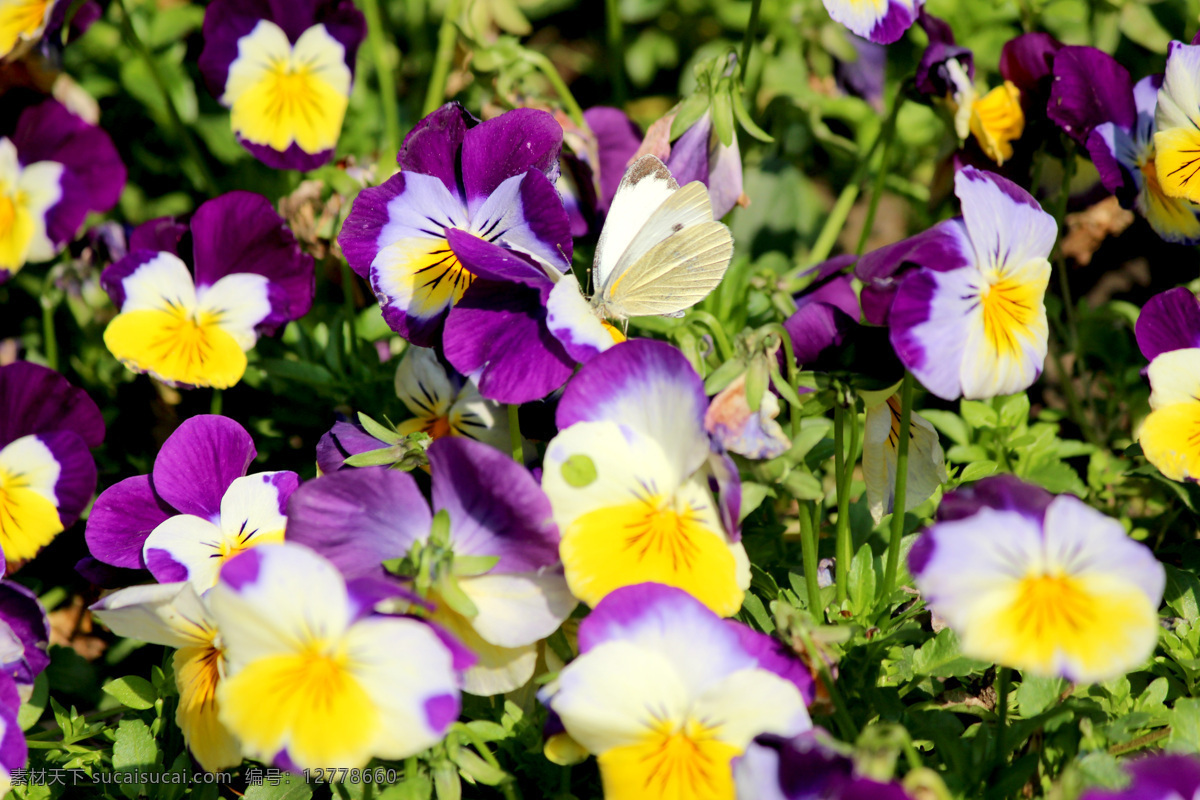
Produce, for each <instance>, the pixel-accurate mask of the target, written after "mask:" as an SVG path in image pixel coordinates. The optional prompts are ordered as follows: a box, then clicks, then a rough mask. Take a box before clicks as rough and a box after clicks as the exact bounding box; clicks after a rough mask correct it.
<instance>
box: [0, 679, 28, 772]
mask: <svg viewBox="0 0 1200 800" xmlns="http://www.w3.org/2000/svg"><path fill="white" fill-rule="evenodd" d="M21 702H22V701H21V696H20V694H19V693H18V691H17V685H16V683H15V682H14V681H13V679H12V678H9V677H8V676H7V675H3V676H0V793H3V794H8V790H9V789H11V788H12V785H13V779H12V774H13V772H14V771H15V770H18V769H20V768H22V767H24V766H25V764H26V762H27V761H28V759H29V746H28V745H27V744H25V734H24V732H22V730H21V726H20V724H19V723H18V722H17V714H18V713H19V712H20V710H21Z"/></svg>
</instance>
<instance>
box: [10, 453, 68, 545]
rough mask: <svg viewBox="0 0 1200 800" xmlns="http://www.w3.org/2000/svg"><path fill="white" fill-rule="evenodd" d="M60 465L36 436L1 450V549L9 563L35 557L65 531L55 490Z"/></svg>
mask: <svg viewBox="0 0 1200 800" xmlns="http://www.w3.org/2000/svg"><path fill="white" fill-rule="evenodd" d="M58 475H59V466H58V463H57V462H56V461H55V460H54V456H53V454H52V453H51V451H50V450H49V448H47V447H46V446H45V445H44V444H42V443H41V442H40V441H39V440H38V439H37V437H35V436H25V437H22V438H20V439H17V440H16V441H15V442H12V443H10V444H9V445H8V446H6V447H5V448H4V449H2V450H0V549H2V550H3V553H4V557H5V558H6V559H8V561H10V562H14V561H23V560H25V559H28V558H33V556H34V555H36V554H37V552H38V551H39V550H41V549H42V548H43V547H44V546H46V545H47V544H49V543H50V541H51V540H53V539H54V537H55V536H56V535H58V534H59V533H61V532H62V530H63V525H62V520H61V518H60V517H59V514H58V507H57V505H56V504H55V502H54V499H53V497H54V495H53V487H54V485H55V483H56V482H57V480H58Z"/></svg>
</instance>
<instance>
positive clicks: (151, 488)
mask: <svg viewBox="0 0 1200 800" xmlns="http://www.w3.org/2000/svg"><path fill="white" fill-rule="evenodd" d="M256 454H257V453H256V451H255V449H254V441H253V440H252V439H251V438H250V434H248V433H246V431H245V429H243V428H242V426H240V425H238V424H237V423H236V422H234V421H233V420H231V419H229V418H227V417H221V416H214V415H209V414H202V415H200V416H196V417H192V418H190V419H188V420H186V421H185V422H184V423H183V424H182V425H180V426H179V428H178V429H176V431H175V432H174V433H172V434H171V435H170V436H169V437H168V438H167V440H166V441H165V442H163V446H162V448H161V449H160V450H159V451H158V456H157V457H156V458H155V459H154V469H153V470H152V471H151V473H150V474H149V475H138V476H136V477H133V478H126V479H125V480H123V481H121V482H120V483H117V484H115V485H113V486H110V487H109V488H107V489H105V490H104V491H103V492H101V493H100V496H99V497H98V498H96V504H95V506H93V507H92V513H91V515H90V516H89V517H88V522H87V529H86V531H85V532H84V536H85V538H86V540H87V544H88V548H89V549H90V550H91V552H92V555H93V556H95V557H96V558H97V559H99V560H100V561H103V562H104V563H106V564H111V565H112V566H115V567H124V568H127V569H139V568H144V569H148V570H150V574H151V575H153V576H154V578H155V580H157V581H159V582H160V583H171V582H175V581H185V580H186V581H189V582H190V583H192V584H193V585H194V586H195V587H196V590H197V591H200V592H203V591H205V590H206V589H208V588H209V587H211V586H212V585H213V584H214V583H215V582H216V580H217V573H218V572H219V571H220V568H221V565H222V564H224V563H225V562H226V561H228V560H230V559H231V558H233V557H234V556H236V555H237V554H238V553H241V552H243V551H245V550H248V549H251V548H253V547H256V546H258V545H260V544H263V543H265V542H278V541H281V540H282V539H283V534H284V526H285V523H286V519H285V516H284V510H285V509H286V508H287V501H288V498H289V497H290V496H291V494H292V492H293V491H294V490H295V488H296V486H298V485H299V482H300V479H299V476H297V475H296V473H294V472H259V473H255V474H253V475H247V474H246V471H247V469H248V468H249V466H250V463H251V462H252V461H254V457H255V455H256Z"/></svg>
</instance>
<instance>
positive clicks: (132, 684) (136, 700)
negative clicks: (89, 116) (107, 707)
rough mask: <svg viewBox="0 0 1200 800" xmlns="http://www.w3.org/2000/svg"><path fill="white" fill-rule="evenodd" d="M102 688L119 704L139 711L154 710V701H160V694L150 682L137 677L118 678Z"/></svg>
mask: <svg viewBox="0 0 1200 800" xmlns="http://www.w3.org/2000/svg"><path fill="white" fill-rule="evenodd" d="M102 688H103V690H104V693H105V694H107V695H111V696H112V697H115V698H116V699H117V702H119V703H121V704H122V705H126V706H129V707H130V708H135V709H137V710H138V711H145V710H146V709H148V708H154V701H155V700H157V699H158V692H156V691H155V690H154V686H153V685H152V684H151V683H150V681H148V680H146V679H145V678H139V677H138V676H136V675H126V676H125V677H124V678H118V679H117V680H115V681H111V682H109V683H106V684H104V686H103V687H102Z"/></svg>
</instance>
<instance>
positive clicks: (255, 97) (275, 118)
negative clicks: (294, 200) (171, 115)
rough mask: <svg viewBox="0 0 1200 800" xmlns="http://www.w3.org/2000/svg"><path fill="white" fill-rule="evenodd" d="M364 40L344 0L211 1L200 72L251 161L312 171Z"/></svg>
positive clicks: (332, 136) (332, 137)
mask: <svg viewBox="0 0 1200 800" xmlns="http://www.w3.org/2000/svg"><path fill="white" fill-rule="evenodd" d="M365 37H366V20H365V18H364V17H363V15H362V13H361V12H359V11H358V10H357V9H356V8H355V7H354V3H353V2H351V1H350V0H302V1H300V2H293V3H286V4H285V3H277V2H271V0H215V2H213V3H210V4H209V6H208V10H207V12H206V13H205V15H204V50H203V52H201V53H200V59H199V66H200V72H201V73H202V74H203V76H204V80H205V82H206V83H207V84H208V88H209V90H210V91H211V92H212V94H213V96H214V97H216V98H217V100H218V101H220V103H221V104H222V105H224V106H226V107H227V108H229V110H230V121H231V124H232V125H233V132H234V133H235V134H236V135H237V137H238V140H239V141H241V143H242V145H243V146H245V148H246V149H247V150H249V151H250V152H251V153H252V154H253V155H254V157H255V158H257V159H259V160H260V161H262V162H263V163H264V164H266V165H267V166H269V167H274V168H276V169H299V170H311V169H315V168H316V167H319V166H320V165H322V164H324V163H325V162H327V161H329V159H331V158H332V157H333V152H334V149H335V147H336V146H337V141H338V136H339V135H340V134H341V131H342V121H343V119H344V118H345V116H346V108H347V106H348V105H349V101H350V90H351V86H352V84H353V82H354V61H355V56H356V54H357V52H358V46H359V45H360V44H361V43H362V40H363V39H364V38H365Z"/></svg>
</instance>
